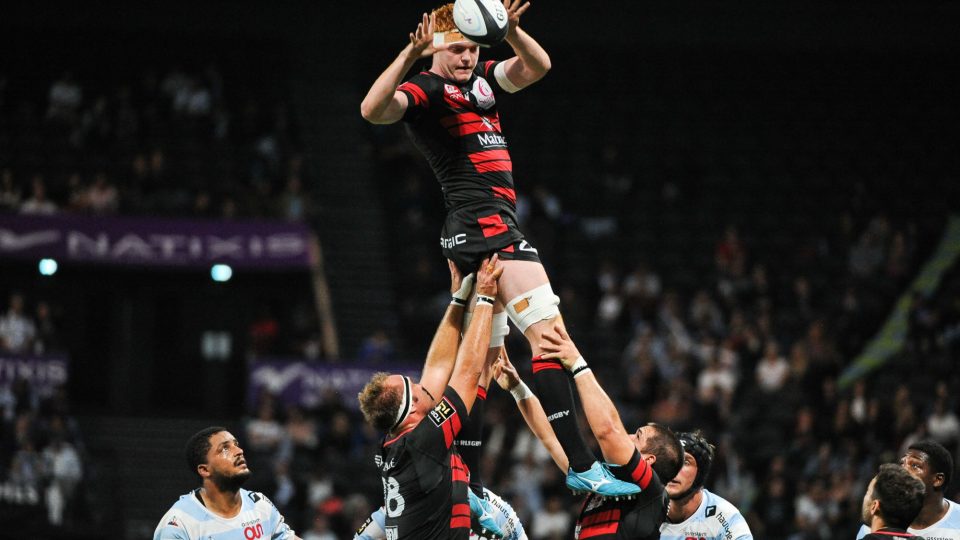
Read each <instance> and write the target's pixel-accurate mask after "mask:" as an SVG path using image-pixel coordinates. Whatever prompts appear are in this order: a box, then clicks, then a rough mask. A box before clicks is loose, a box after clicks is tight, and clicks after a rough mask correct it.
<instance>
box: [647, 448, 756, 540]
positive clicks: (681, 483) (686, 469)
mask: <svg viewBox="0 0 960 540" xmlns="http://www.w3.org/2000/svg"><path fill="white" fill-rule="evenodd" d="M678 436H679V437H680V443H681V444H682V445H683V450H684V456H683V467H681V468H680V472H679V473H677V476H676V477H674V479H673V480H671V481H669V482H667V494H668V495H669V496H670V509H669V510H668V511H667V520H666V521H664V522H663V525H661V526H660V538H661V540H685V539H687V538H696V539H698V540H700V539H704V540H753V534H752V533H751V532H750V527H749V526H748V525H747V520H746V519H745V518H744V517H743V514H741V513H740V510H738V509H737V507H736V506H734V505H732V504H730V502H729V501H727V500H726V499H724V498H723V497H720V496H719V495H716V494H715V493H711V492H710V491H708V490H707V489H705V488H704V487H703V484H704V482H706V480H707V476H708V475H709V474H710V468H711V467H712V466H713V445H712V444H710V443H708V442H707V440H706V439H704V438H703V435H701V434H700V432H694V433H680V434H679V435H678Z"/></svg>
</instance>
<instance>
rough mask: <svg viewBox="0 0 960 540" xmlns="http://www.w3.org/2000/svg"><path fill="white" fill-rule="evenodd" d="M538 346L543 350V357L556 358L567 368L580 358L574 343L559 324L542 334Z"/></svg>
mask: <svg viewBox="0 0 960 540" xmlns="http://www.w3.org/2000/svg"><path fill="white" fill-rule="evenodd" d="M540 348H541V349H542V350H543V351H544V354H543V355H542V356H543V358H556V359H557V360H560V363H562V364H563V367H565V368H567V369H571V368H572V367H573V365H574V364H575V363H576V362H577V359H578V358H580V351H579V350H577V346H576V344H574V343H573V340H572V339H570V336H569V335H568V334H567V331H566V329H564V328H563V325H560V324H557V325H554V327H553V329H552V330H551V331H549V332H545V333H544V334H543V341H541V342H540Z"/></svg>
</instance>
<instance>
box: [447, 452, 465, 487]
mask: <svg viewBox="0 0 960 540" xmlns="http://www.w3.org/2000/svg"><path fill="white" fill-rule="evenodd" d="M450 475H451V478H450V480H451V481H452V482H469V481H470V469H469V468H467V464H466V463H464V462H463V458H461V457H460V456H459V455H457V454H453V455H451V456H450Z"/></svg>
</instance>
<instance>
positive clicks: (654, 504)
mask: <svg viewBox="0 0 960 540" xmlns="http://www.w3.org/2000/svg"><path fill="white" fill-rule="evenodd" d="M610 472H612V473H613V475H614V476H615V477H617V478H618V479H620V480H623V481H624V482H631V483H634V484H637V485H638V486H640V489H641V490H642V491H641V492H640V493H639V494H638V495H637V496H636V497H635V498H634V499H631V500H621V501H615V500H613V499H604V498H603V497H600V496H599V495H597V494H594V493H591V494H590V495H588V496H587V499H586V500H585V501H583V508H582V509H581V511H580V517H579V518H578V519H577V529H576V535H575V536H574V538H577V539H578V540H586V539H588V538H592V539H594V540H613V539H627V538H629V539H632V540H646V539H648V538H649V539H653V538H660V524H661V523H663V521H664V520H665V519H666V518H667V504H668V503H669V501H670V499H669V498H668V497H667V492H666V491H665V490H664V489H663V483H661V482H660V479H659V478H657V473H655V472H654V471H653V469H652V468H651V467H650V466H649V465H647V462H646V461H644V460H643V459H642V458H641V457H640V452H639V451H637V450H634V451H633V457H631V458H630V462H629V463H627V464H626V465H623V466H621V467H616V466H612V465H611V466H610Z"/></svg>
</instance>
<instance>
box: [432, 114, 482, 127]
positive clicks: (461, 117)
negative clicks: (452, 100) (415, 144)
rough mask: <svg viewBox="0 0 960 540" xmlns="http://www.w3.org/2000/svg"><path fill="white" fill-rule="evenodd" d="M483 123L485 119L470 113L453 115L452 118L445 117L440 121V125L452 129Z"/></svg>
mask: <svg viewBox="0 0 960 540" xmlns="http://www.w3.org/2000/svg"><path fill="white" fill-rule="evenodd" d="M477 122H479V123H481V124H482V123H483V118H481V117H480V115H479V114H477V113H475V112H473V111H468V112H465V113H459V114H451V115H450V116H444V117H443V118H441V119H440V125H441V126H443V127H445V128H447V129H450V128H452V127H457V126H460V125H463V124H474V123H477Z"/></svg>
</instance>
